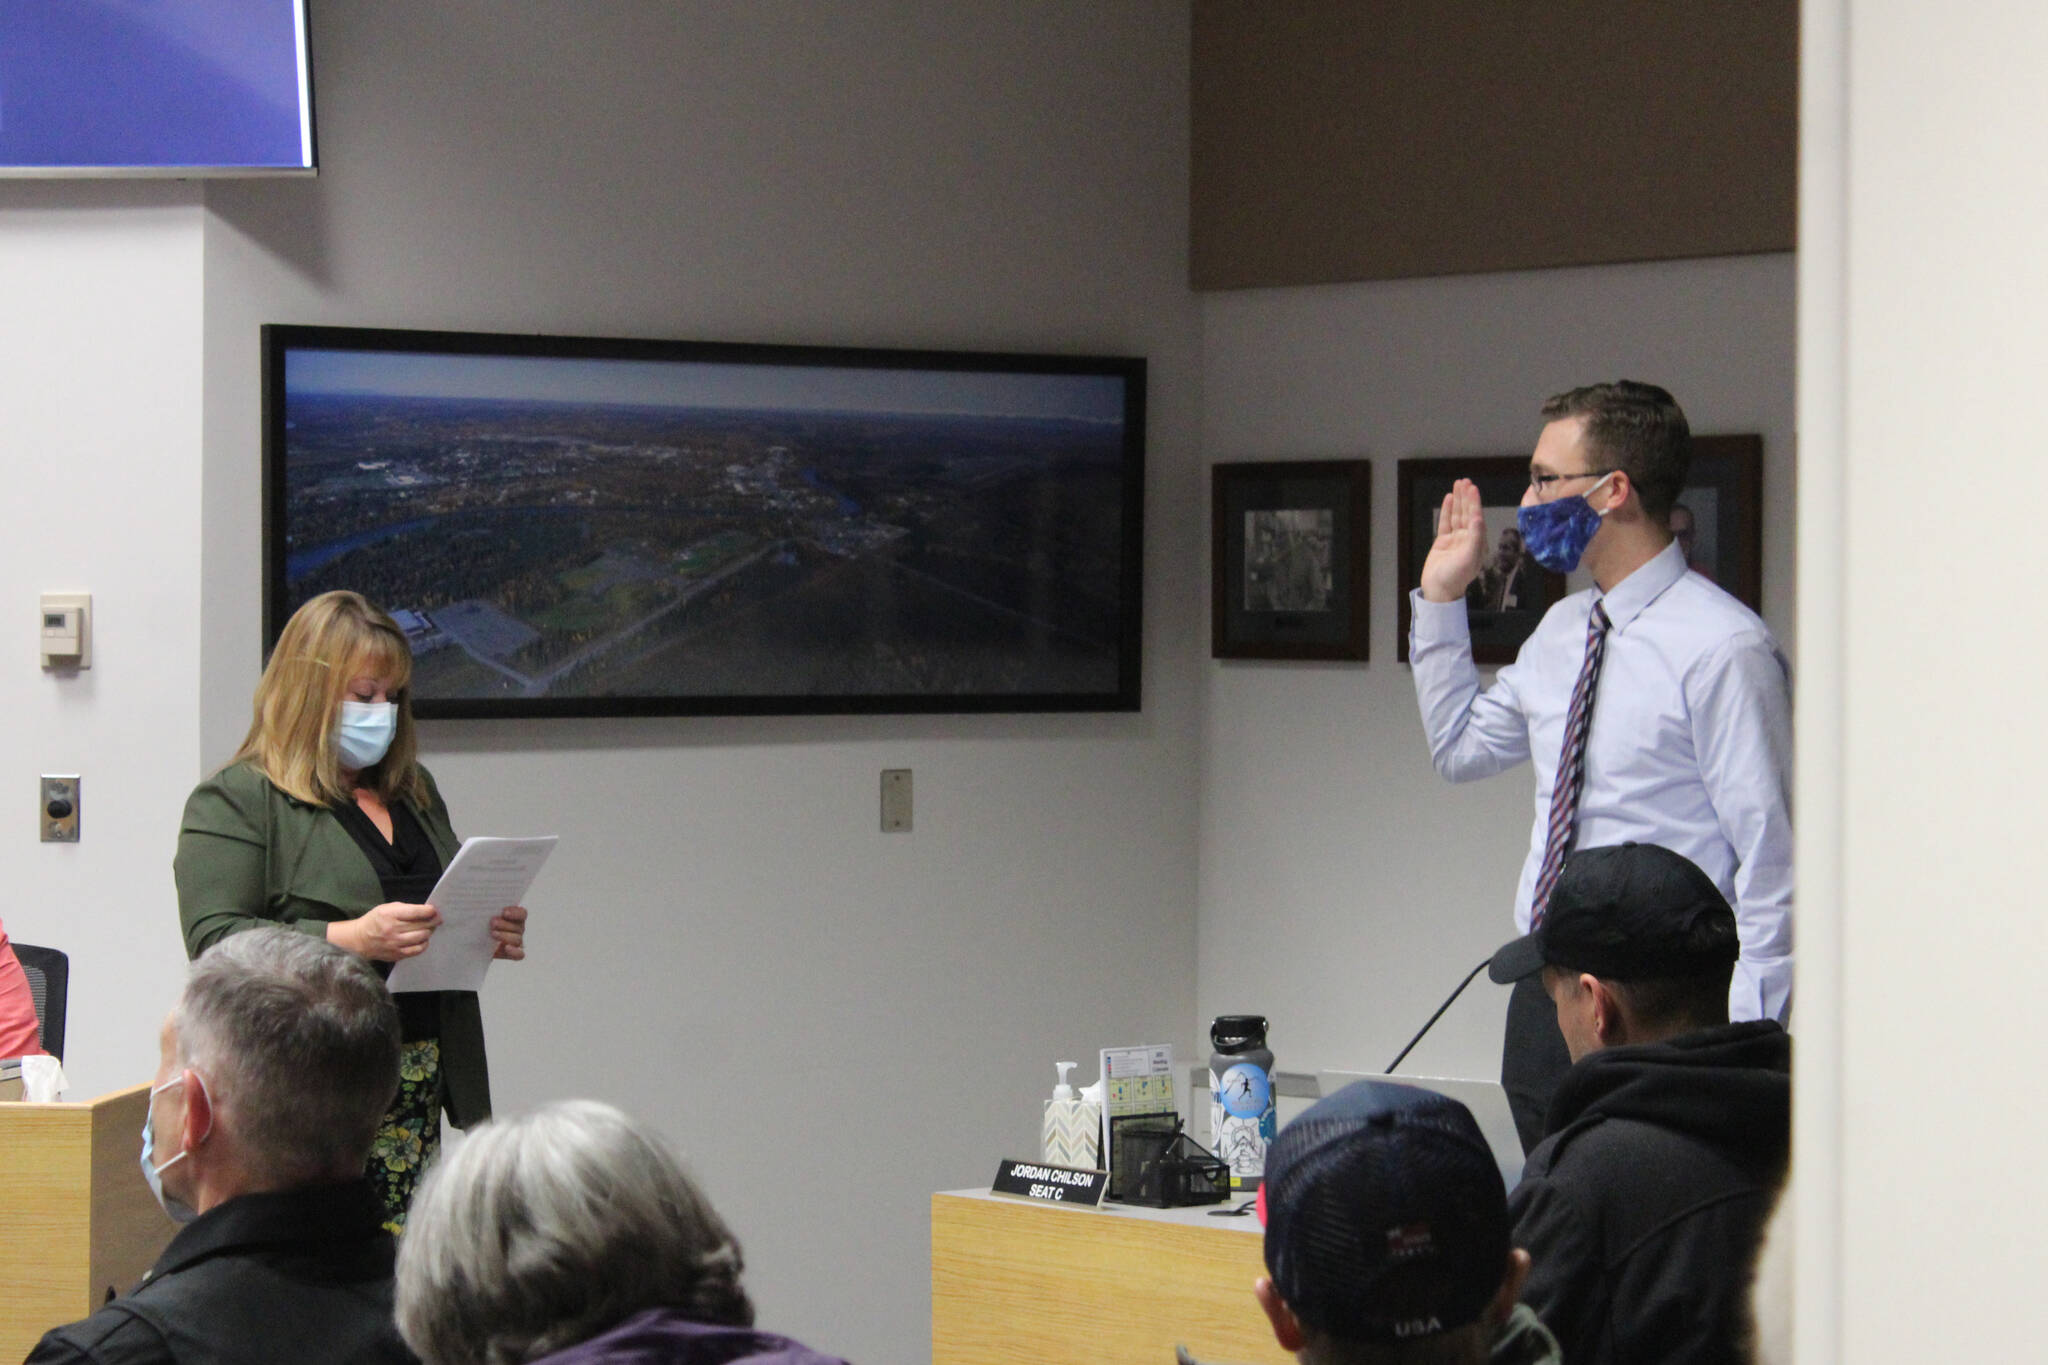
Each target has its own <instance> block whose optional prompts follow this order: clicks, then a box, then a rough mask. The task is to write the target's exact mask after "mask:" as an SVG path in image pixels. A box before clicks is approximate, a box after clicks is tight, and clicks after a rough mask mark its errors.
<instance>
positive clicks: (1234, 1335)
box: [932, 1190, 1293, 1365]
mask: <svg viewBox="0 0 2048 1365" xmlns="http://www.w3.org/2000/svg"><path fill="white" fill-rule="evenodd" d="M1210 1207H1221V1206H1220V1205H1211V1206H1210ZM1208 1212H1209V1211H1208V1209H1206V1208H1196V1209H1141V1208H1133V1207H1129V1206H1126V1205H1120V1204H1105V1205H1103V1206H1102V1207H1101V1208H1100V1209H1084V1208H1069V1207H1066V1206H1063V1205H1059V1204H1041V1203H1034V1202H1031V1201H1029V1200H1022V1199H1010V1198H1005V1197H1003V1196H1001V1195H992V1194H989V1193H988V1192H987V1191H985V1190H960V1191H957V1192H955V1193H952V1194H940V1195H934V1196H932V1362H933V1365H998V1362H1003V1363H1005V1365H1012V1363H1013V1365H1037V1363H1038V1362H1041V1361H1048V1360H1057V1361H1060V1362H1062V1365H1096V1362H1100V1365H1173V1348H1174V1347H1175V1345H1177V1344H1178V1345H1185V1346H1186V1347H1187V1348H1188V1350H1189V1352H1191V1353H1192V1354H1193V1355H1194V1357H1195V1358H1196V1359H1197V1360H1200V1361H1203V1362H1214V1365H1247V1362H1257V1365H1293V1357H1292V1356H1290V1355H1289V1354H1288V1353H1287V1352H1285V1351H1283V1350H1281V1349H1280V1344H1279V1343H1278V1342H1276V1341H1275V1340H1274V1339H1273V1330H1272V1328H1271V1327H1270V1326H1268V1325H1267V1322H1266V1315H1265V1313H1264V1312H1263V1311H1262V1310H1261V1309H1260V1308H1259V1304H1258V1300H1256V1299H1254V1298H1253V1297H1252V1282H1253V1281H1254V1280H1256V1279H1258V1278H1259V1276H1261V1275H1263V1274H1265V1273H1266V1263H1265V1251H1264V1247H1265V1243H1264V1241H1263V1232H1262V1230H1261V1228H1260V1227H1259V1221H1258V1219H1256V1218H1211V1217H1209V1216H1208Z"/></svg>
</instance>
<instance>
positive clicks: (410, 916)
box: [327, 901, 441, 962]
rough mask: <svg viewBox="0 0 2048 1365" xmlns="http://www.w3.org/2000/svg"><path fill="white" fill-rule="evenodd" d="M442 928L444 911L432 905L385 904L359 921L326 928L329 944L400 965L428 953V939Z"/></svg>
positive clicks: (362, 955) (354, 920) (373, 960)
mask: <svg viewBox="0 0 2048 1365" xmlns="http://www.w3.org/2000/svg"><path fill="white" fill-rule="evenodd" d="M440 926H441V912H440V911H438V910H436V909H435V908H434V907H433V906H431V905H408V904H406V903H405V902H404V901H386V902H385V903H384V904H382V905H378V906H373V907H372V908H371V909H370V910H369V911H368V912H367V913H366V914H364V915H363V916H362V918H360V919H345V920H340V921H337V922H336V923H333V924H330V925H328V926H327V941H328V942H329V943H332V944H335V945H336V946H337V947H342V948H346V949H348V950H349V951H350V952H352V953H355V954H357V955H358V956H361V957H367V958H369V959H370V960H371V961H372V962H399V961H402V960H403V959H405V958H408V957H417V956H419V954H421V953H423V952H425V951H426V948H427V939H428V937H429V936H431V935H432V934H433V932H434V930H436V929H438V928H439V927H440Z"/></svg>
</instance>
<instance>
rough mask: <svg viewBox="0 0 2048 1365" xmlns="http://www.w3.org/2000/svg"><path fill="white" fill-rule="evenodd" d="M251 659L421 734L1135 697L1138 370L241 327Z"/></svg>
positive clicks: (1021, 359)
mask: <svg viewBox="0 0 2048 1365" xmlns="http://www.w3.org/2000/svg"><path fill="white" fill-rule="evenodd" d="M262 347H263V400H264V423H263V425H264V484H265V487H264V556H265V573H264V645H265V649H266V650H267V649H268V648H269V646H270V644H271V643H272V642H274V641H275V640H276V639H277V634H278V632H279V631H280V630H281V629H282V628H283V625H284V622H285V620H286V619H287V618H288V617H289V616H290V615H291V613H292V612H293V611H294V610H295V609H296V608H297V607H298V606H299V605H300V604H301V603H303V602H305V601H306V600H307V599H309V598H311V597H313V596H314V595H316V594H318V593H321V592H324V591H327V590H329V589H332V588H351V589H354V590H356V591H358V592H361V593H362V594H364V595H365V596H366V597H368V598H369V599H370V600H371V601H373V602H375V603H377V604H378V605H380V606H382V607H384V608H385V609H386V610H388V611H390V612H391V613H392V615H393V616H394V617H395V618H396V619H397V620H398V621H399V623H400V624H401V625H402V626H403V627H404V629H405V631H406V634H407V636H408V638H409V640H410V641H411V644H412V650H413V654H414V661H415V665H414V674H413V679H414V681H413V704H414V709H415V710H416V712H417V713H418V714H420V715H421V716H423V717H429V718H431V717H454V716H472V717H474V716H482V717H489V716H548V715H561V716H566V715H637V714H664V713H666V714H777V713H819V712H838V713H846V712H946V711H1083V710H1089V711H1134V710H1137V709H1138V706H1139V641H1140V638H1141V634H1140V620H1139V602H1140V590H1141V577H1140V569H1141V564H1142V560H1143V549H1144V547H1143V527H1144V516H1143V493H1144V449H1145V446H1144V432H1145V362H1144V361H1143V360H1142V359H1136V358H1128V357H1090V356H1051V355H1009V354H994V353H983V352H954V351H886V350H863V349H850V348H837V347H795V346H755V345H734V344H722V343H705V342H682V341H676V342H667V341H639V340H625V339H613V338H593V337H548V336H527V335H495V334H486V333H470V332H408V331H392V330H376V329H361V328H339V327H298V326H283V325H273V326H267V327H265V328H264V329H263V333H262Z"/></svg>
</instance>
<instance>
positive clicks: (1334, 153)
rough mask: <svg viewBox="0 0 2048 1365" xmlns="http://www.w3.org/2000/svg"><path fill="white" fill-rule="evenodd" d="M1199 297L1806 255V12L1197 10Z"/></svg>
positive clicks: (1535, 4)
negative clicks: (1802, 157) (1802, 120)
mask: <svg viewBox="0 0 2048 1365" xmlns="http://www.w3.org/2000/svg"><path fill="white" fill-rule="evenodd" d="M1193 31H1194V52H1193V62H1192V80H1193V90H1192V104H1193V138H1192V158H1193V164H1192V166H1191V168H1190V193H1191V199H1192V203H1191V221H1192V227H1191V235H1192V240H1191V243H1190V252H1189V261H1190V273H1191V276H1192V280H1193V283H1194V286H1195V287H1196V288H1197V289H1232V288H1244V287H1248V286H1256V285H1285V284H1323V283H1330V282H1333V281H1338V280H1376V279H1395V278H1401V277H1406V276H1418V275H1451V274H1463V273H1467V272H1473V271H1487V270H1524V269H1534V268H1538V267H1545V266H1561V265H1592V264H1598V263H1602V262H1608V261H1640V260H1659V259H1666V258H1671V257H1681V256H1727V255H1739V254H1743V253H1747V252H1757V251H1788V250H1790V249H1791V248H1792V246H1793V228H1794V203H1795V198H1796V182H1795V175H1796V166H1797V156H1798V122H1797V112H1798V99H1799V90H1798V51H1799V11H1798V6H1797V4H1796V3H1795V0H1632V2H1631V0H1554V2H1552V3H1543V2H1541V0H1194V30H1193Z"/></svg>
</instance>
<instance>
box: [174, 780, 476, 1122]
mask: <svg viewBox="0 0 2048 1365" xmlns="http://www.w3.org/2000/svg"><path fill="white" fill-rule="evenodd" d="M420 775H421V776H422V777H423V778H425V779H426V786H427V803H426V806H425V807H424V808H421V807H419V806H416V805H413V804H412V803H411V802H406V803H404V804H405V805H406V808H407V809H408V810H410V811H412V813H413V815H414V817H415V818H417V819H418V820H419V822H420V828H421V829H423V830H425V831H426V834H427V837H428V838H429V839H430V840H432V841H433V845H434V851H435V852H436V853H438V854H439V855H440V857H441V865H442V866H443V867H446V866H447V865H448V861H449V859H451V858H453V857H454V856H455V850H456V849H457V848H458V847H459V846H460V841H459V840H457V839H456V837H455V827H454V826H453V825H451V824H450V823H449V822H448V806H447V803H445V802H444V801H442V800H441V792H440V789H439V788H437V787H436V786H435V785H434V779H433V778H432V777H431V776H429V775H428V774H427V771H426V770H425V769H424V768H422V769H421V770H420ZM171 868H172V871H173V872H174V873H175V874H176V877H177V882H178V919H179V922H180V923H182V924H183V925H184V929H185V952H186V953H187V955H189V956H191V957H198V956H199V955H200V954H201V953H203V952H205V951H206V950H207V948H208V947H210V946H211V945H213V944H214V943H215V942H217V941H219V940H220V939H222V938H224V937H226V936H227V935H229V934H232V933H235V932H237V931H238V930H242V929H248V928H251V927H253V926H255V925H258V924H265V923H270V924H288V925H290V926H292V927H293V928H295V929H298V930H301V931H302V932H304V933H308V934H317V935H319V936H321V937H323V938H324V937H326V934H327V926H328V925H329V924H332V923H334V922H335V921H337V920H346V919H355V918H357V917H358V916H360V915H361V914H362V913H363V912H364V911H366V910H368V909H370V908H371V907H372V906H375V905H379V904H381V903H382V902H383V900H384V894H383V888H382V886H381V885H379V883H378V881H377V874H376V872H375V871H374V870H373V869H372V868H371V866H370V861H369V859H368V858H365V857H364V856H363V850H362V849H361V848H360V847H359V846H358V845H357V844H356V841H355V839H354V838H353V837H352V836H350V834H349V832H348V830H346V829H345V828H343V827H342V824H341V822H340V821H339V820H337V819H335V818H334V816H333V814H332V813H331V812H329V811H328V810H327V808H326V807H324V806H317V805H312V804H309V803H307V802H304V801H301V800H299V799H298V798H297V797H295V796H288V795H286V794H285V793H284V792H282V791H280V790H279V789H278V788H277V787H275V786H273V785H271V781H270V779H269V778H267V777H265V776H264V775H263V774H262V773H260V772H258V771H257V770H256V768H255V767H254V766H253V765H251V764H249V763H246V762H243V763H232V764H229V765H228V766H227V767H225V768H223V769H221V770H220V771H219V772H217V773H215V774H214V775H213V776H212V777H209V778H207V779H206V780H205V781H204V782H201V783H200V784H199V785H198V787H196V788H194V789H193V792H192V795H191V796H190V797H189V798H188V799H187V800H186V802H185V818H184V821H183V823H182V824H180V825H179V827H178V854H177V857H176V858H174V859H173V860H172V862H171ZM440 998H441V1071H442V1075H443V1076H444V1077H446V1080H447V1106H448V1118H449V1120H450V1122H452V1123H453V1124H454V1125H455V1126H456V1127H457V1128H467V1127H469V1126H470V1125H472V1124H474V1123H479V1122H481V1121H482V1120H484V1119H487V1118H489V1117H490V1116H491V1080H490V1070H489V1068H488V1066H487V1064H486V1062H485V1059H484V1023H483V1015H482V1013H481V1011H479V1010H478V1009H477V1003H476V995H475V993H474V992H471V991H443V992H441V993H440Z"/></svg>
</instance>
